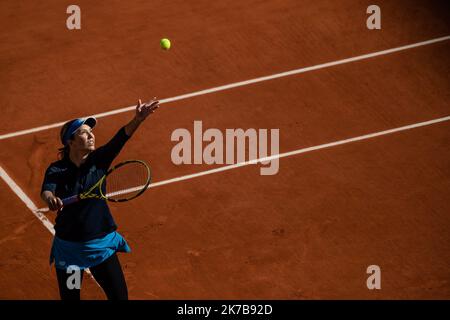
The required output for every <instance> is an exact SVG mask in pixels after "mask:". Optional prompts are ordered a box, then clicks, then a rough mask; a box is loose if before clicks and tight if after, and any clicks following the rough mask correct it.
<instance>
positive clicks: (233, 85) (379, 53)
mask: <svg viewBox="0 0 450 320" xmlns="http://www.w3.org/2000/svg"><path fill="white" fill-rule="evenodd" d="M449 39H450V36H445V37H441V38H435V39H431V40H427V41H422V42H416V43H413V44H409V45H405V46H401V47H396V48H392V49H387V50H382V51H377V52H372V53H368V54H363V55H360V56H355V57H351V58H347V59H342V60H336V61H332V62H327V63H322V64H317V65H314V66H310V67H306V68H300V69H295V70H291V71H286V72H281V73H276V74H273V75H270V76H265V77H260V78H255V79H250V80H245V81H241V82H235V83H231V84H227V85H223V86H220V87H214V88H210V89H205V90H201V91H196V92H192V93H188V94H183V95H180V96H176V97H172V98H167V99H162V100H160V103H161V104H164V103H168V102H174V101H178V100H183V99H187V98H192V97H195V96H200V95H205V94H209V93H213V92H218V91H224V90H228V89H232V88H237V87H241V86H246V85H250V84H253V83H258V82H262V81H268V80H273V79H277V78H282V77H287V76H292V75H295V74H299V73H305V72H309V71H313V70H319V69H323V68H328V67H332V66H337V65H340V64H345V63H351V62H355V61H360V60H364V59H369V58H373V57H377V56H382V55H386V54H390V53H394V52H399V51H403V50H407V49H412V48H417V47H421V46H426V45H429V44H433V43H437V42H442V41H446V40H449ZM135 108H136V106H129V107H125V108H121V109H116V110H112V111H108V112H103V113H98V114H94V115H92V116H94V117H97V118H101V117H107V116H110V115H114V114H118V113H123V112H127V111H131V110H134V109H135ZM65 122H66V121H63V122H58V123H53V124H50V125H45V126H40V127H36V128H32V129H27V130H21V131H16V132H12V133H7V134H2V135H0V140H3V139H8V138H12V137H17V136H21V135H25V134H30V133H34V132H39V131H43V130H48V129H52V128H57V127H60V126H62V125H63V124H64V123H65Z"/></svg>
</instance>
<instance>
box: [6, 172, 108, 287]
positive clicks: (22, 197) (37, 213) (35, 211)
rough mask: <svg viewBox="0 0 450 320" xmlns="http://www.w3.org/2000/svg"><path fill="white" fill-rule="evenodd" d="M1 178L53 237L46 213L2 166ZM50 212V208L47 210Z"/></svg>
mask: <svg viewBox="0 0 450 320" xmlns="http://www.w3.org/2000/svg"><path fill="white" fill-rule="evenodd" d="M0 177H1V178H2V179H3V181H5V183H6V184H7V185H8V186H9V187H10V188H11V190H12V191H13V192H14V193H15V194H16V195H17V196H18V197H19V199H20V200H22V202H23V203H25V205H26V206H27V208H28V209H30V210H31V212H32V213H33V214H34V215H35V216H36V218H38V219H39V220H40V221H41V222H42V224H43V225H44V227H46V228H47V230H48V231H50V233H51V234H52V235H55V228H54V226H53V223H51V221H50V220H48V218H47V217H46V216H45V215H44V214H43V213H42V212H44V211H42V210H40V209H38V208H37V207H36V205H35V204H34V202H33V201H32V200H31V199H30V198H29V197H28V196H27V195H26V194H25V192H23V190H22V188H21V187H19V186H18V185H17V183H16V182H15V181H14V180H13V179H12V178H11V177H10V176H9V175H8V173H7V172H6V171H5V170H4V169H3V167H2V166H0ZM45 211H48V208H47V210H45ZM86 273H87V274H88V275H89V276H91V278H92V279H93V280H94V282H95V283H97V285H98V286H99V287H100V285H99V284H98V282H97V281H96V280H95V279H94V276H93V275H92V273H91V271H90V270H89V269H86Z"/></svg>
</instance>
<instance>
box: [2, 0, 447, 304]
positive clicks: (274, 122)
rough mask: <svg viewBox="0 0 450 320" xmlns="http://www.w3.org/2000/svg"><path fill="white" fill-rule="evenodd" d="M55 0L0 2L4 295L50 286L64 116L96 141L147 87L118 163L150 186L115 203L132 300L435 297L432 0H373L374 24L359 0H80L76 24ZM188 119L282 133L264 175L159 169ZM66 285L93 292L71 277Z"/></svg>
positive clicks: (443, 277) (439, 24)
mask: <svg viewBox="0 0 450 320" xmlns="http://www.w3.org/2000/svg"><path fill="white" fill-rule="evenodd" d="M70 4H72V3H70V2H67V1H59V0H58V1H57V0H51V1H45V2H36V1H31V0H26V1H20V2H19V1H2V2H1V4H0V70H1V71H0V110H1V117H0V146H1V148H0V174H1V177H2V180H1V182H0V186H1V187H0V203H1V204H2V205H1V210H0V219H1V223H0V252H2V256H1V260H0V298H1V299H59V295H58V288H57V282H56V276H55V270H54V268H53V267H52V268H50V267H49V264H48V256H49V250H50V247H51V241H52V237H53V236H52V233H51V231H52V228H53V222H54V218H55V213H54V212H48V211H46V210H42V209H45V208H44V207H45V206H44V204H43V202H42V201H41V200H40V197H39V192H40V186H41V183H42V179H43V175H44V172H45V169H46V167H47V166H48V165H49V163H50V162H53V161H55V160H56V155H57V148H58V147H59V146H60V144H59V140H58V133H59V130H60V126H61V124H62V123H63V122H65V121H67V120H69V119H72V118H75V117H82V116H88V115H96V116H97V117H98V120H99V122H98V125H97V127H96V129H95V134H96V137H97V145H98V146H99V145H101V144H103V143H105V142H106V141H107V140H108V139H109V138H110V137H111V136H112V135H113V134H114V133H115V132H116V131H117V130H118V129H119V128H120V126H122V125H123V124H125V123H126V122H127V121H129V120H130V119H131V117H132V115H133V114H132V111H124V110H122V109H123V108H126V107H128V106H132V105H134V104H136V102H137V99H138V98H141V99H143V100H149V99H151V98H152V97H154V96H156V97H158V98H159V99H161V102H162V105H161V108H160V109H159V110H158V112H157V113H155V114H154V115H152V116H150V118H149V119H148V120H147V121H146V122H145V124H144V125H143V126H142V127H141V128H140V129H139V131H138V132H136V134H135V136H134V137H133V138H132V139H131V140H130V141H129V143H128V144H127V146H126V147H125V148H124V150H123V151H122V153H121V154H120V156H119V158H118V159H117V160H116V161H117V162H118V161H121V160H125V159H130V158H133V159H134V158H135V159H142V160H145V161H147V162H149V163H150V164H151V167H152V171H153V182H154V183H155V184H154V185H153V187H152V188H150V189H149V190H147V191H146V193H145V194H143V195H142V196H141V197H139V198H137V199H136V200H133V201H130V202H126V203H123V204H111V208H112V211H113V214H114V217H115V220H116V222H117V224H118V226H119V229H118V231H119V232H121V233H122V234H123V235H124V237H125V238H126V239H127V241H128V243H129V244H130V246H131V249H132V252H131V253H130V254H120V255H119V257H120V259H121V262H122V266H123V268H124V272H125V276H126V280H127V284H128V289H129V295H130V298H131V299H449V298H450V201H449V194H450V148H449V146H450V107H449V98H450V59H449V57H450V10H449V9H450V7H449V5H448V1H378V2H377V3H376V4H377V5H378V6H379V7H380V8H381V24H382V28H381V30H368V28H367V27H366V20H367V18H368V16H369V15H368V14H367V13H366V9H367V7H368V6H369V5H371V4H373V3H371V2H370V1H363V0H342V1H324V0H315V1H299V0H285V1H257V0H245V1H229V0H227V1H203V0H202V1H179V0H174V1H162V0H156V1H141V0H139V1H138V0H133V1H126V2H124V1H103V2H95V4H93V2H92V1H87V0H81V1H77V5H78V6H79V7H80V8H81V30H68V29H67V28H66V19H67V17H68V14H67V13H66V8H67V6H68V5H70ZM165 37H167V38H169V39H170V40H171V41H172V48H171V49H170V50H169V51H163V50H161V49H160V48H159V40H160V39H161V38H165ZM284 72H287V73H284ZM263 77H267V78H263ZM255 79H256V80H255ZM116 111H117V112H116ZM195 120H201V121H202V122H203V126H204V127H205V128H218V129H220V130H222V131H223V132H224V131H225V129H227V128H243V129H248V128H266V129H271V128H278V129H279V130H280V153H281V154H285V153H286V154H285V155H284V156H283V157H281V158H280V168H279V172H278V174H276V175H272V176H261V175H260V171H259V170H260V166H259V165H248V166H242V167H236V168H234V167H233V168H228V170H223V171H211V172H206V171H208V170H212V169H216V168H220V167H222V166H221V165H214V166H210V165H206V164H203V165H180V166H177V165H174V164H173V163H172V161H171V157H170V155H171V150H172V148H173V146H174V145H175V143H174V142H172V141H171V140H170V136H171V133H172V132H173V131H174V130H175V129H177V128H187V129H189V130H192V127H193V123H194V121H195ZM308 148H309V149H308ZM223 166H225V165H223ZM188 175H190V176H188ZM186 176H187V177H186ZM180 177H184V178H182V179H177V178H180ZM370 265H378V266H380V268H381V279H382V280H381V286H382V287H381V290H369V289H368V288H367V286H366V280H367V278H368V277H369V275H368V274H367V273H366V269H367V267H368V266H370ZM82 298H83V299H104V298H105V297H104V294H103V292H102V290H101V289H100V288H99V287H98V286H97V284H96V283H95V282H94V281H93V280H92V278H90V277H88V276H86V277H85V279H84V281H83V289H82Z"/></svg>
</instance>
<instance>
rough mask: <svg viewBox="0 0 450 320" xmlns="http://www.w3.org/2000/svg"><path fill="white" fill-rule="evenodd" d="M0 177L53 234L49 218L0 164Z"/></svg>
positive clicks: (53, 230)
mask: <svg viewBox="0 0 450 320" xmlns="http://www.w3.org/2000/svg"><path fill="white" fill-rule="evenodd" d="M0 177H1V178H2V179H3V181H5V183H6V184H7V185H8V186H9V187H10V188H11V190H12V191H13V192H14V193H15V194H16V195H17V196H18V197H19V199H20V200H22V202H23V203H25V205H26V206H27V208H28V209H30V210H31V212H33V214H34V215H35V216H36V218H38V219H39V220H40V221H41V222H42V224H43V225H44V226H45V227H46V228H47V229H48V231H50V232H51V234H52V235H55V229H54V227H53V224H52V223H51V222H50V220H48V219H47V217H46V216H45V215H43V214H42V213H41V212H40V211H39V210H38V208H37V207H36V205H35V204H34V202H33V201H32V200H31V199H30V198H29V197H28V196H27V195H26V194H25V192H23V190H22V188H20V187H19V186H18V185H17V183H15V182H14V180H13V179H11V177H10V176H9V175H8V174H7V173H6V171H5V170H4V169H3V168H2V167H1V166H0Z"/></svg>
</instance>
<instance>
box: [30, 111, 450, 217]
mask: <svg viewBox="0 0 450 320" xmlns="http://www.w3.org/2000/svg"><path fill="white" fill-rule="evenodd" d="M449 120H450V116H447V117H442V118H437V119H433V120H429V121H424V122H418V123H414V124H410V125H406V126H403V127H398V128H393V129H388V130H384V131H379V132H374V133H369V134H365V135H362V136H357V137H353V138H349V139H344V140H338V141H334V142H330V143H325V144H320V145H317V146H313V147H307V148H302V149H297V150H294V151H289V152H285V153H280V154H276V155H272V156H270V157H264V158H258V159H255V160H251V161H245V162H239V163H236V164H231V165H228V166H223V167H220V168H216V169H211V170H206V171H202V172H197V173H193V174H188V175H184V176H181V177H177V178H173V179H168V180H163V181H159V182H155V183H151V184H150V185H149V186H148V188H155V187H159V186H163V185H166V184H170V183H175V182H180V181H184V180H189V179H194V178H197V177H201V176H206V175H208V174H213V173H217V172H222V171H227V170H231V169H236V168H239V167H244V166H247V165H250V164H257V163H258V162H266V161H271V160H274V159H279V158H285V157H290V156H294V155H298V154H302V153H307V152H311V151H316V150H320V149H325V148H331V147H335V146H339V145H343V144H347V143H351V142H356V141H361V140H367V139H371V138H375V137H379V136H383V135H387V134H391V133H395V132H400V131H405V130H411V129H415V128H419V127H424V126H429V125H432V124H436V123H439V122H444V121H449ZM133 189H135V188H131V189H126V190H123V191H121V192H129V191H130V190H131V191H132V190H133ZM39 211H40V212H46V211H48V208H41V209H39Z"/></svg>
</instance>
